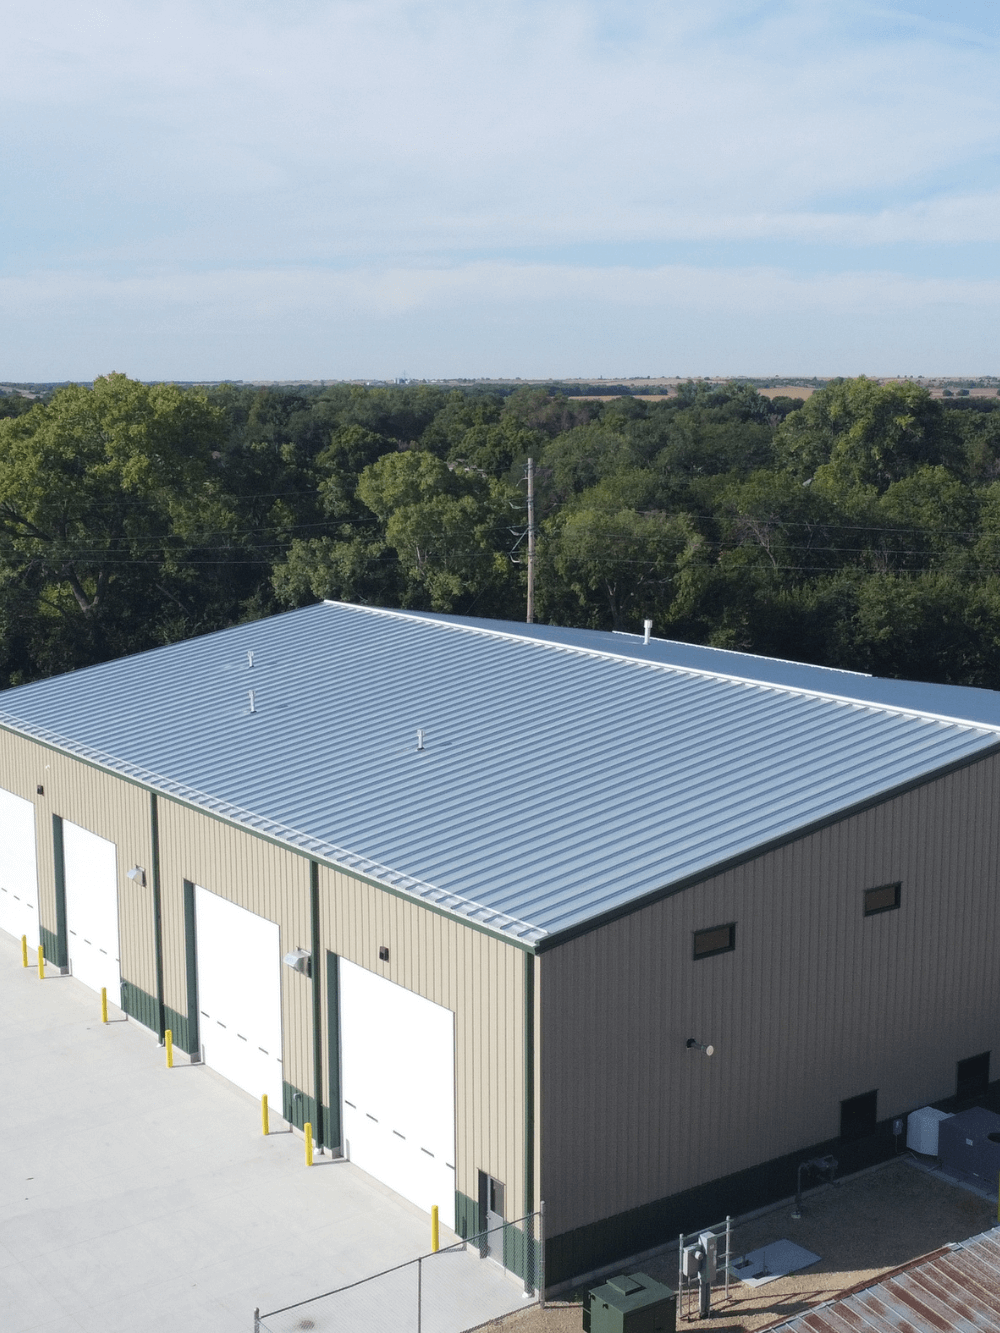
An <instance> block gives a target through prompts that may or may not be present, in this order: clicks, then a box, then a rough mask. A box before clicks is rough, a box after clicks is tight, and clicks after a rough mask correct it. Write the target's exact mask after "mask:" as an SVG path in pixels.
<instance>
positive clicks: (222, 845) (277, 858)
mask: <svg viewBox="0 0 1000 1333" xmlns="http://www.w3.org/2000/svg"><path fill="white" fill-rule="evenodd" d="M159 813H160V881H161V886H162V889H161V891H162V898H163V970H164V992H165V999H166V1003H167V1004H168V1005H170V1006H171V1007H172V1008H175V1009H178V1010H180V1011H186V1010H187V981H186V971H185V952H184V881H185V879H188V880H191V881H193V882H194V883H195V884H200V885H201V886H202V888H204V889H208V890H209V892H211V893H217V894H219V896H220V897H222V898H226V899H228V901H229V902H233V903H236V904H237V905H238V906H240V907H245V908H246V909H247V910H248V911H250V912H256V913H257V915H258V916H262V917H266V919H267V920H268V921H275V922H277V924H278V928H279V932H280V941H281V946H280V947H281V953H282V955H284V954H286V953H289V952H291V950H292V949H300V948H301V949H308V948H310V946H311V934H310V915H309V862H308V861H307V860H306V859H305V858H304V857H302V856H297V855H296V854H295V853H294V852H289V851H286V850H284V849H283V848H281V847H276V846H274V845H273V844H272V843H269V842H265V841H264V840H263V839H262V838H255V837H254V836H253V835H252V834H249V833H245V832H243V831H242V830H241V829H235V828H232V827H231V826H230V825H228V824H223V823H222V822H221V821H220V820H217V819H212V818H211V817H209V816H206V815H203V814H201V813H199V812H197V811H194V810H190V809H188V808H187V807H185V806H182V805H179V804H178V803H177V802H175V801H170V800H166V799H165V798H163V797H160V799H159ZM281 1014H282V1064H283V1076H284V1079H285V1082H286V1083H291V1084H292V1085H293V1086H294V1087H296V1088H298V1089H299V1090H301V1091H302V1092H304V1093H306V1094H307V1095H309V1094H311V1093H312V1087H313V1056H312V1036H311V1034H312V986H311V983H310V981H309V979H308V978H307V977H304V976H303V975H302V974H301V973H298V972H293V971H292V970H291V968H288V967H282V968H281ZM276 1109H280V1108H276Z"/></svg>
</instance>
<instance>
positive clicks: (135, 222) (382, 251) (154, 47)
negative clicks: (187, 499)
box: [0, 0, 1000, 382]
mask: <svg viewBox="0 0 1000 1333" xmlns="http://www.w3.org/2000/svg"><path fill="white" fill-rule="evenodd" d="M3 69H4V74H3V78H2V79H0V145H2V161H0V382H10V381H26V380H54V379H55V380H63V379H86V380H89V379H91V378H92V377H93V376H94V375H97V374H104V373H107V372H108V371H111V370H118V371H124V372H125V373H127V374H130V375H133V376H135V377H137V378H141V379H161V378H164V379H210V380H212V379H222V378H236V379H348V378H358V377H361V378H397V377H409V378H428V379H436V378H445V377H450V376H468V377H498V378H499V377H508V376H518V375H519V376H522V377H524V378H526V379H527V378H536V377H547V376H554V377H560V376H584V377H597V376H604V377H608V378H617V377H621V376H625V375H654V376H656V375H685V376H686V375H709V376H712V375H737V374H746V375H757V376H765V375H774V376H778V375H781V376H794V375H810V376H811V375H850V374H860V373H867V374H872V375H937V374H948V375H960V374H961V375H988V374H993V375H995V374H997V373H1000V357H998V330H1000V247H998V240H1000V165H998V164H1000V5H998V4H997V3H996V0H989V2H987V0H941V2H940V3H939V2H938V0H899V3H869V2H868V0H757V2H755V0H656V2H655V3H654V2H652V0H505V3H503V4H502V5H486V4H484V3H482V0H480V2H479V3H477V4H472V3H468V0H423V2H422V3H409V2H408V0H350V2H340V0H274V2H272V0H170V3H169V4H167V3H163V0H102V3H100V4H88V3H86V0H84V3H82V4H81V3H80V0H31V3H28V0H8V5H7V6H6V7H5V15H4V28H3Z"/></svg>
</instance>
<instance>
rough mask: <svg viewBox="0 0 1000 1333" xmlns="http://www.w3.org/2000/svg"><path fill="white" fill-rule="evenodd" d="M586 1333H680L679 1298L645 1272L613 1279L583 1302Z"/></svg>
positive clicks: (592, 1292)
mask: <svg viewBox="0 0 1000 1333" xmlns="http://www.w3.org/2000/svg"><path fill="white" fill-rule="evenodd" d="M583 1328H584V1333H676V1329H677V1297H676V1296H675V1295H674V1293H673V1291H672V1290H671V1289H670V1288H669V1287H666V1286H664V1285H663V1283H662V1282H655V1281H654V1280H653V1279H652V1278H651V1277H647V1276H646V1274H645V1273H629V1274H628V1275H627V1276H625V1275H622V1276H621V1277H613V1278H609V1279H608V1281H607V1282H605V1283H604V1285H603V1286H601V1287H595V1288H594V1289H593V1291H588V1292H587V1295H586V1297H585V1299H584V1302H583Z"/></svg>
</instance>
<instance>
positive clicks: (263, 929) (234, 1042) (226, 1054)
mask: <svg viewBox="0 0 1000 1333" xmlns="http://www.w3.org/2000/svg"><path fill="white" fill-rule="evenodd" d="M195 911H196V921H197V924H196V929H195V941H196V950H195V952H196V956H197V971H198V1016H199V1024H198V1026H199V1036H200V1040H201V1047H202V1058H203V1059H204V1061H205V1063H206V1064H207V1065H208V1066H209V1067H210V1068H212V1069H215V1070H217V1072H218V1073H220V1074H222V1075H223V1077H224V1078H228V1079H229V1080H230V1082H232V1083H235V1084H236V1085H237V1086H238V1087H240V1088H243V1089H244V1091H245V1092H249V1093H250V1094H251V1095H252V1096H254V1097H260V1096H261V1095H262V1094H263V1093H267V1096H268V1100H269V1101H270V1102H271V1103H272V1104H273V1105H275V1106H280V1105H281V1094H282V1063H281V1061H282V1050H281V956H280V943H279V930H278V926H277V924H276V923H275V922H273V921H268V920H267V919H266V918H265V917H261V916H257V915H256V914H255V913H254V912H249V911H247V910H246V908H244V907H239V906H238V905H237V904H236V903H231V902H229V900H228V899H226V898H222V897H220V896H219V895H218V894H216V893H210V892H209V890H208V889H203V888H202V887H201V886H200V885H198V886H196V887H195Z"/></svg>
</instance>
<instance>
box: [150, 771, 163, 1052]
mask: <svg viewBox="0 0 1000 1333" xmlns="http://www.w3.org/2000/svg"><path fill="white" fill-rule="evenodd" d="M149 835H150V841H151V842H152V845H153V948H154V952H155V954H156V1025H157V1031H158V1033H159V1037H160V1045H161V1046H162V1045H163V1040H164V1037H163V1034H164V1032H165V1031H166V1028H167V1023H166V1014H165V1013H164V1008H163V915H162V910H161V901H160V819H159V812H158V810H157V808H156V793H155V792H150V793H149Z"/></svg>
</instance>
